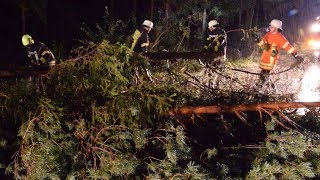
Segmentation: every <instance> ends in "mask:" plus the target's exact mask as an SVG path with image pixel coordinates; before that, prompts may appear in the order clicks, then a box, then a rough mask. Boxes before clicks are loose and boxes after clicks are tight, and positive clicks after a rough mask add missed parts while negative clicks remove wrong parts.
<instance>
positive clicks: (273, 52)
mask: <svg viewBox="0 0 320 180" xmlns="http://www.w3.org/2000/svg"><path fill="white" fill-rule="evenodd" d="M277 54H278V51H277V50H276V49H273V50H272V51H271V56H272V57H275V56H276V55H277Z"/></svg>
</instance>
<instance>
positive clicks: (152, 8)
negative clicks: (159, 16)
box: [150, 0, 154, 21]
mask: <svg viewBox="0 0 320 180" xmlns="http://www.w3.org/2000/svg"><path fill="white" fill-rule="evenodd" d="M153 11H154V0H151V2H150V20H151V21H152V20H153Z"/></svg>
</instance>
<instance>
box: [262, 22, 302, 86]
mask: <svg viewBox="0 0 320 180" xmlns="http://www.w3.org/2000/svg"><path fill="white" fill-rule="evenodd" d="M281 32H282V22H281V21H280V20H278V19H273V20H272V21H271V22H270V24H269V32H267V33H266V34H265V35H264V36H263V37H262V39H261V40H258V39H256V41H257V42H258V46H259V47H260V48H261V49H263V53H262V56H261V60H260V64H259V67H260V69H261V73H260V77H259V81H258V83H257V86H260V87H262V85H263V84H264V83H265V82H266V81H267V80H268V79H269V76H270V71H271V70H273V69H274V67H275V65H276V64H277V61H278V59H279V51H280V50H281V49H284V50H285V51H287V52H288V53H290V54H291V55H292V56H293V57H294V58H295V59H296V60H297V61H298V62H299V63H301V62H302V61H303V58H302V57H301V56H298V55H297V50H296V49H295V48H294V47H293V46H292V45H291V44H290V43H289V41H288V40H287V39H286V38H285V37H284V36H283V35H282V34H281Z"/></svg>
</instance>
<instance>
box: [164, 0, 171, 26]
mask: <svg viewBox="0 0 320 180" xmlns="http://www.w3.org/2000/svg"><path fill="white" fill-rule="evenodd" d="M169 7H170V6H169V0H165V18H166V22H165V24H166V27H168V25H169Z"/></svg>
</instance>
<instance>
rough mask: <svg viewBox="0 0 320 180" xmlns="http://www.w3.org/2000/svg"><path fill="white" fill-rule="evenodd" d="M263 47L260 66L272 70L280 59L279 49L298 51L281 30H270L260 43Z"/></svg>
mask: <svg viewBox="0 0 320 180" xmlns="http://www.w3.org/2000/svg"><path fill="white" fill-rule="evenodd" d="M258 46H260V47H261V48H262V49H263V53H262V56H261V61H260V65H259V67H260V68H261V69H263V70H272V69H273V68H274V66H275V65H276V64H277V62H278V60H279V51H280V50H281V49H284V50H285V51H287V52H288V53H290V54H291V53H293V52H296V49H295V48H294V47H293V46H292V45H291V44H290V43H289V42H288V40H287V39H286V38H285V37H284V36H283V35H282V34H281V33H279V32H276V33H274V34H273V33H270V32H268V33H267V34H266V35H265V36H264V37H263V38H262V40H261V41H260V42H259V43H258Z"/></svg>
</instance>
